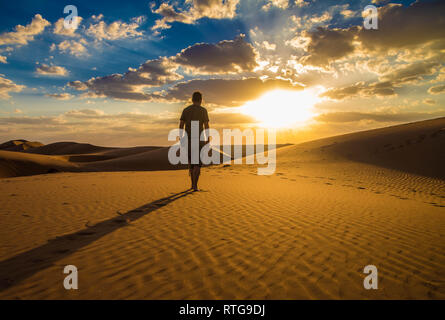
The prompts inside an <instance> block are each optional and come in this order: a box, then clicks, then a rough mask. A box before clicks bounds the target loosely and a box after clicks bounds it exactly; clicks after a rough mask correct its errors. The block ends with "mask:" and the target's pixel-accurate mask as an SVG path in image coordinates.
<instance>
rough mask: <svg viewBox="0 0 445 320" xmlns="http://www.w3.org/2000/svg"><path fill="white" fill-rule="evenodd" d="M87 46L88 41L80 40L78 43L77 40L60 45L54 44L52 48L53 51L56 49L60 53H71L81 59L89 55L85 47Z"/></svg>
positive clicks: (66, 41)
mask: <svg viewBox="0 0 445 320" xmlns="http://www.w3.org/2000/svg"><path fill="white" fill-rule="evenodd" d="M86 44H87V41H86V40H85V39H80V40H78V41H76V40H65V41H63V42H61V43H59V44H58V45H56V44H53V45H52V46H51V51H53V50H55V49H56V48H58V49H59V51H61V52H63V53H69V54H71V55H73V56H76V57H80V56H85V55H87V54H88V52H87V48H86V47H85V45H86Z"/></svg>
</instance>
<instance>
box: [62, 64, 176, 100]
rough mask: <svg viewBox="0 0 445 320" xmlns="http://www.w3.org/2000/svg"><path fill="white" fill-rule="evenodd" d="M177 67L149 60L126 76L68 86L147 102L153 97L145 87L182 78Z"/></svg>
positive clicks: (76, 82) (104, 78)
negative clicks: (177, 71)
mask: <svg viewBox="0 0 445 320" xmlns="http://www.w3.org/2000/svg"><path fill="white" fill-rule="evenodd" d="M176 69H177V66H176V65H175V64H173V63H172V62H171V61H169V60H168V59H167V58H159V59H154V60H147V61H146V62H145V63H144V64H142V65H141V66H140V67H139V68H138V69H129V71H128V72H126V73H124V74H112V75H109V76H105V77H97V78H91V79H89V80H88V81H85V82H80V81H72V82H69V83H68V85H69V86H70V87H72V88H75V89H77V90H81V91H84V90H90V91H91V92H92V93H94V94H96V95H98V96H106V97H110V98H114V99H120V100H132V101H147V100H151V95H150V94H147V93H145V92H144V91H143V89H144V88H145V87H153V86H160V85H164V84H167V83H171V82H174V81H176V80H179V79H181V78H182V76H181V75H179V74H178V73H176V71H175V70H176Z"/></svg>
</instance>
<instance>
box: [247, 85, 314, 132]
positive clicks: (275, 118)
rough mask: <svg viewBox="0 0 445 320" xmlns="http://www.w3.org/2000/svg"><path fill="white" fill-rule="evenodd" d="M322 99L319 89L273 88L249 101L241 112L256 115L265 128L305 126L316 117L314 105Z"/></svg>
mask: <svg viewBox="0 0 445 320" xmlns="http://www.w3.org/2000/svg"><path fill="white" fill-rule="evenodd" d="M319 101H320V98H319V97H318V94H317V90H314V89H307V90H273V91H269V92H267V93H265V94H264V95H262V96H261V97H260V98H259V99H257V100H253V101H249V102H247V103H246V104H244V105H243V106H242V107H241V108H240V112H241V113H243V114H246V115H249V116H252V117H254V118H255V119H256V120H258V121H259V125H260V126H262V127H265V128H285V127H295V126H303V125H304V124H306V123H307V121H308V120H309V119H311V118H313V117H314V115H315V114H314V110H313V107H314V105H315V104H316V103H318V102H319Z"/></svg>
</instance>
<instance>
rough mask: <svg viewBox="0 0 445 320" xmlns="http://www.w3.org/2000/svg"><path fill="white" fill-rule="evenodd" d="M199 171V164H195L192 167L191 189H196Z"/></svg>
mask: <svg viewBox="0 0 445 320" xmlns="http://www.w3.org/2000/svg"><path fill="white" fill-rule="evenodd" d="M200 173H201V168H200V167H199V166H195V167H194V168H193V177H194V184H193V189H194V190H198V180H199V175H200Z"/></svg>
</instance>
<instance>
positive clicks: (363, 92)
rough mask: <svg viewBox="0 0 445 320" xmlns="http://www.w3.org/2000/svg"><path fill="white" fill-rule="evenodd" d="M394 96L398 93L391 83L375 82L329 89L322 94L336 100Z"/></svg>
mask: <svg viewBox="0 0 445 320" xmlns="http://www.w3.org/2000/svg"><path fill="white" fill-rule="evenodd" d="M394 95H396V92H395V90H394V87H393V84H392V83H391V82H389V81H386V82H375V83H371V84H366V83H365V82H364V81H360V82H357V83H355V84H353V85H350V86H346V87H342V88H333V89H329V90H327V91H326V92H324V93H322V94H321V96H322V97H328V98H331V99H334V100H342V99H346V98H352V97H354V96H361V97H376V96H380V97H384V96H394Z"/></svg>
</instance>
